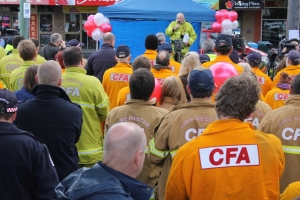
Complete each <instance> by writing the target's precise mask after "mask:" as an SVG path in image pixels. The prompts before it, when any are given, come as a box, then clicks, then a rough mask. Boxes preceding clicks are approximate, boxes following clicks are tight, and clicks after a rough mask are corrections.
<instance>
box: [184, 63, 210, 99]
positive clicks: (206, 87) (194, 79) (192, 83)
mask: <svg viewBox="0 0 300 200" xmlns="http://www.w3.org/2000/svg"><path fill="white" fill-rule="evenodd" d="M188 85H189V87H190V89H191V91H192V92H198V93H199V92H200V93H201V92H203V93H205V92H211V91H212V90H213V88H214V77H213V74H212V72H211V71H210V70H209V69H204V70H199V69H193V70H192V71H191V72H190V74H189V79H188Z"/></svg>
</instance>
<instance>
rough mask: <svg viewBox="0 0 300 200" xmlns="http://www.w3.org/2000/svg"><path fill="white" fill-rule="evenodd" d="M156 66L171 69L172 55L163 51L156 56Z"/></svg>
mask: <svg viewBox="0 0 300 200" xmlns="http://www.w3.org/2000/svg"><path fill="white" fill-rule="evenodd" d="M155 62H156V64H160V65H162V66H166V67H169V65H170V54H169V53H168V52H166V51H161V52H159V53H158V54H157V55H156V60H155Z"/></svg>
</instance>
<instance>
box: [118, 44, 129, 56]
mask: <svg viewBox="0 0 300 200" xmlns="http://www.w3.org/2000/svg"><path fill="white" fill-rule="evenodd" d="M116 55H117V58H126V57H128V56H129V55H130V49H129V47H128V46H126V45H120V46H118V48H117V51H116Z"/></svg>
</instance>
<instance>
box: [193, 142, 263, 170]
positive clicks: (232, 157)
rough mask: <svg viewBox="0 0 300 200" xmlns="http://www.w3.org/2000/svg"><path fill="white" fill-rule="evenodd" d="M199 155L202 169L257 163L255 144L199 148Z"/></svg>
mask: <svg viewBox="0 0 300 200" xmlns="http://www.w3.org/2000/svg"><path fill="white" fill-rule="evenodd" d="M199 156H200V163H201V168H202V169H213V168H224V167H238V166H258V165H259V154H258V146H257V145H256V144H254V145H235V146H217V147H208V148H200V149H199Z"/></svg>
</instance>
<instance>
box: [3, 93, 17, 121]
mask: <svg viewBox="0 0 300 200" xmlns="http://www.w3.org/2000/svg"><path fill="white" fill-rule="evenodd" d="M17 110H18V100H17V97H16V95H15V93H13V92H11V91H9V90H6V89H0V120H1V121H6V122H10V123H12V122H13V121H14V119H15V117H16V115H15V113H16V112H17Z"/></svg>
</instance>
